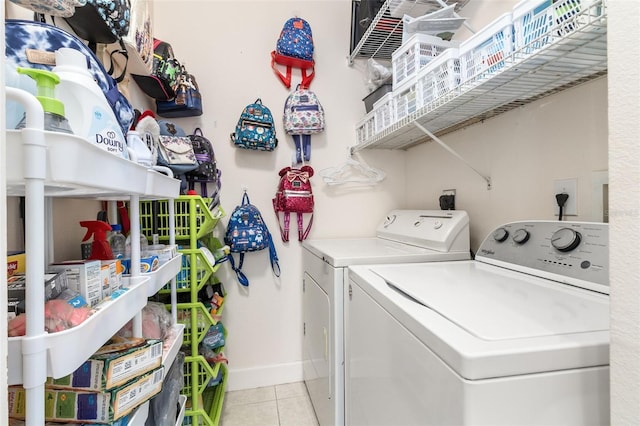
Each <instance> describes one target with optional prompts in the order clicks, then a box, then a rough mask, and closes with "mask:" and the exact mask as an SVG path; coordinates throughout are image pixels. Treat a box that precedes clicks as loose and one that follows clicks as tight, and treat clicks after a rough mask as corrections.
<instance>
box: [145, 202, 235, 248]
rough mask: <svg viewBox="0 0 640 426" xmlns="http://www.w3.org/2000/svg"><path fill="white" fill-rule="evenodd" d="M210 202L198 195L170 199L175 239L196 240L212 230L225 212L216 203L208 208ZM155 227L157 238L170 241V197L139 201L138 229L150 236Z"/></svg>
mask: <svg viewBox="0 0 640 426" xmlns="http://www.w3.org/2000/svg"><path fill="white" fill-rule="evenodd" d="M211 201H212V199H210V198H202V197H200V196H199V195H181V196H179V197H178V198H176V199H174V200H173V202H174V206H175V208H174V219H175V220H174V222H175V238H176V241H181V240H182V241H184V240H191V239H192V240H193V241H197V240H199V239H201V238H204V237H206V236H207V235H208V234H210V233H211V231H212V230H213V228H215V226H216V225H217V223H218V221H219V220H220V219H221V218H222V217H224V215H225V213H224V210H222V207H221V206H219V205H218V206H216V207H213V208H212V209H210V208H209V205H210V203H211ZM191 212H195V214H190V213H191ZM154 229H155V231H156V233H157V234H158V239H159V240H160V241H162V242H167V241H169V200H157V201H146V200H145V201H141V202H140V232H142V233H143V234H144V235H146V236H147V237H151V235H153V233H154Z"/></svg>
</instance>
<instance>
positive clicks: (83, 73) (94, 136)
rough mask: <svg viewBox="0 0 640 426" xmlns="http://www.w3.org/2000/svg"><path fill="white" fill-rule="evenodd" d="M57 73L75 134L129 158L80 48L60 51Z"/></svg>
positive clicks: (54, 69) (121, 137) (57, 51)
mask: <svg viewBox="0 0 640 426" xmlns="http://www.w3.org/2000/svg"><path fill="white" fill-rule="evenodd" d="M55 57H56V66H55V67H54V68H53V70H52V71H53V72H54V73H56V74H57V75H58V76H59V77H60V84H59V88H58V90H57V94H58V96H59V98H60V100H61V101H62V102H63V103H64V104H65V106H66V116H67V119H68V120H69V123H70V124H71V128H72V129H73V130H74V133H75V134H76V135H78V136H80V137H83V138H85V139H86V140H88V141H89V142H91V143H93V144H95V145H97V146H99V147H100V148H102V149H104V150H105V151H107V152H110V153H112V154H114V155H117V156H120V157H123V158H129V155H128V153H127V142H126V139H125V136H124V134H123V133H122V129H121V127H120V124H119V123H118V120H117V119H116V117H115V114H114V113H113V111H112V110H111V107H110V106H109V102H108V101H107V98H106V97H105V96H104V93H103V92H102V89H100V86H98V83H96V82H95V81H94V79H93V76H92V75H91V73H90V72H89V69H88V68H87V57H86V56H85V55H84V54H83V53H82V52H80V51H79V50H76V49H70V48H66V47H63V48H61V49H58V50H56V52H55Z"/></svg>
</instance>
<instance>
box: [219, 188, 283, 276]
mask: <svg viewBox="0 0 640 426" xmlns="http://www.w3.org/2000/svg"><path fill="white" fill-rule="evenodd" d="M224 242H225V244H227V245H228V246H229V249H230V251H231V254H230V255H229V263H230V264H231V268H232V269H233V270H234V272H235V273H236V275H237V277H238V282H239V283H240V284H242V285H243V286H248V285H249V279H248V278H247V276H246V275H245V274H244V273H243V272H242V265H243V264H244V255H245V253H249V252H253V251H260V250H264V249H266V248H268V249H269V261H270V263H271V270H272V271H273V274H274V275H275V276H276V277H279V276H280V265H279V264H278V254H277V253H276V247H275V246H274V244H273V239H272V238H271V233H270V232H269V229H268V228H267V224H266V223H265V221H264V219H263V218H262V214H261V213H260V210H258V208H257V207H256V206H254V205H253V204H251V201H250V200H249V195H247V193H246V191H245V193H244V195H243V196H242V204H240V205H239V206H236V208H235V209H234V210H233V213H231V217H230V218H229V223H228V224H227V232H226V235H225V237H224ZM233 253H240V262H239V263H238V266H237V267H236V264H235V260H234V259H233Z"/></svg>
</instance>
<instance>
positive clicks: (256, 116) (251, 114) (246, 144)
mask: <svg viewBox="0 0 640 426" xmlns="http://www.w3.org/2000/svg"><path fill="white" fill-rule="evenodd" d="M231 140H232V141H233V143H234V144H235V146H237V147H239V148H245V149H255V150H260V151H273V150H274V149H275V148H276V146H278V139H277V138H276V127H275V124H274V122H273V115H271V111H270V110H269V108H267V107H266V106H264V105H262V100H260V98H258V99H256V101H255V102H254V103H252V104H249V105H247V106H246V107H245V108H244V110H243V111H242V114H240V118H239V119H238V124H236V131H235V132H234V133H232V134H231Z"/></svg>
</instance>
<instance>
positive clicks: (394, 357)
mask: <svg viewBox="0 0 640 426" xmlns="http://www.w3.org/2000/svg"><path fill="white" fill-rule="evenodd" d="M465 263H466V264H467V265H464V264H465ZM454 264H455V265H459V266H458V267H455V268H451V267H450V266H452V265H454ZM426 265H429V266H428V267H426ZM416 266H417V268H416ZM447 266H449V267H447ZM476 266H477V265H476V262H473V261H469V262H443V263H429V264H417V265H416V264H414V265H390V266H387V265H383V266H379V267H378V266H372V267H366V266H357V267H352V268H350V270H349V277H350V282H349V291H350V296H349V297H348V301H347V304H348V312H349V321H348V323H347V325H348V326H347V330H346V333H347V335H349V336H350V340H349V345H348V353H347V360H346V383H347V386H346V388H347V394H346V404H347V407H346V412H347V413H348V422H347V423H348V424H352V425H388V424H402V425H514V424H517V425H552V424H563V425H587V424H591V425H600V424H607V423H608V421H609V420H608V416H609V414H608V413H609V402H608V400H609V391H608V380H609V368H608V354H607V352H608V331H607V330H603V329H606V328H607V327H608V322H607V321H608V320H607V321H605V320H604V319H603V317H602V316H603V315H604V314H603V312H601V310H604V308H605V307H606V306H607V303H608V299H607V298H606V297H604V296H602V295H597V294H592V292H585V293H583V292H584V291H583V290H580V291H576V290H575V289H573V288H566V287H561V290H560V292H561V293H562V295H561V296H560V297H559V298H558V299H556V300H555V301H556V302H557V306H555V305H554V303H553V302H552V303H550V304H547V302H549V301H548V300H546V301H545V296H544V294H547V295H549V294H554V291H553V290H554V288H555V287H554V285H552V284H551V283H549V282H548V281H547V280H540V281H538V280H537V279H533V277H524V278H523V277H522V274H517V273H513V274H514V275H512V273H511V272H508V273H506V275H505V273H504V272H503V271H502V270H497V271H496V274H497V275H496V276H494V277H493V278H495V280H494V281H490V282H493V283H494V285H496V288H495V289H494V290H498V289H503V290H504V291H505V292H506V293H508V294H511V296H512V297H513V298H515V299H517V298H523V299H524V300H527V301H529V302H530V303H532V304H533V305H534V308H538V309H546V308H544V306H547V307H549V306H551V307H553V308H554V309H555V308H558V312H559V313H558V315H560V316H559V317H557V318H555V320H554V321H547V319H546V313H548V312H547V311H545V315H543V316H544V317H545V318H542V324H546V325H547V326H550V327H551V330H548V331H546V332H545V331H543V327H541V326H540V324H536V323H535V322H531V323H529V322H527V321H528V320H531V319H533V318H535V314H532V313H531V311H529V310H526V309H523V308H522V305H520V304H518V303H516V302H514V304H513V305H512V308H513V310H512V312H511V313H510V314H509V313H505V312H508V311H509V309H508V307H507V306H501V305H500V306H499V305H496V304H492V302H490V301H488V300H489V299H492V298H495V297H496V294H495V293H492V290H487V293H486V295H483V294H481V293H477V292H476V291H475V290H474V289H470V287H467V285H469V286H471V284H472V282H469V281H468V278H469V276H468V275H466V273H465V272H459V270H458V269H457V268H461V269H460V270H467V271H469V270H474V269H475V268H476ZM396 268H397V270H395V269H396ZM405 268H406V269H405ZM491 268H493V267H491ZM491 268H490V269H491ZM490 269H487V270H484V269H483V272H477V271H476V272H474V276H475V275H476V274H477V276H478V277H481V276H483V274H485V273H486V274H489V273H491V272H492V271H493V270H492V269H491V270H490ZM445 278H446V281H447V282H448V283H449V285H450V291H449V292H446V294H448V296H444V295H443V294H444V293H443V294H438V295H435V296H434V294H431V296H433V297H434V299H433V300H434V303H431V302H430V300H429V298H428V297H427V296H426V294H427V293H424V292H422V291H421V290H420V289H417V288H414V287H412V285H411V284H409V285H403V284H402V283H401V282H402V281H406V282H408V283H411V282H414V281H415V280H418V279H419V280H421V281H422V282H423V283H424V285H428V283H430V282H431V283H438V282H440V283H443V281H440V280H441V279H445ZM485 278H486V277H485ZM519 278H520V279H521V281H519ZM432 279H433V280H432ZM465 280H467V281H466V282H465V284H464V285H463V286H461V287H460V286H458V285H457V284H456V283H460V282H461V281H465ZM482 281H483V279H479V280H478V281H476V282H475V284H476V285H477V286H479V287H482V285H483V284H482ZM389 282H395V285H390V284H389ZM405 284H406V283H405ZM529 286H533V287H531V288H530V287H529ZM541 289H542V290H541ZM546 289H549V293H547V290H546ZM431 290H433V291H435V293H438V291H437V289H435V288H432V289H431ZM440 290H442V288H440ZM465 291H466V292H468V294H465ZM511 296H505V297H506V298H507V300H508V299H509V297H511ZM567 296H570V297H567ZM474 298H475V300H476V303H477V306H474V305H473V304H471V305H465V303H467V302H469V301H470V300H473V299H474ZM536 298H537V299H536ZM455 301H459V305H460V307H461V310H457V309H456V308H451V306H452V305H450V304H449V303H450V302H451V304H454V305H455ZM512 302H513V301H512ZM574 302H575V303H574ZM485 303H486V306H484V304H485ZM501 303H506V302H505V300H504V299H503V300H502V302H501ZM587 306H588V307H589V308H587V309H588V310H592V311H593V312H591V314H592V315H591V316H593V317H595V318H591V319H587V318H583V319H584V320H585V322H584V323H583V322H582V321H579V320H576V321H574V320H575V318H573V317H572V316H574V315H577V316H582V315H583V314H585V313H584V312H583V313H582V314H581V313H580V309H583V308H585V307H587ZM485 308H486V309H485ZM448 309H451V314H450V312H448ZM469 311H471V312H469ZM550 312H554V310H553V309H552V310H551V311H550ZM496 314H501V315H503V316H504V318H503V320H504V321H501V320H500V318H498V317H497V316H496ZM519 315H522V316H523V318H520V319H519V321H521V324H520V326H518V327H515V328H512V324H502V322H512V321H515V320H514V318H515V317H517V316H519ZM563 315H564V316H563ZM585 315H586V314H585ZM527 316H528V317H529V318H528V319H526V318H524V317H527ZM556 322H557V324H555V323H556ZM491 324H493V325H494V326H495V327H487V325H491ZM521 328H522V330H521ZM523 330H524V331H523ZM554 330H555V331H554ZM560 331H561V332H560ZM484 332H486V334H484ZM503 332H505V333H503ZM556 332H558V334H556ZM480 335H482V336H480Z"/></svg>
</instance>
